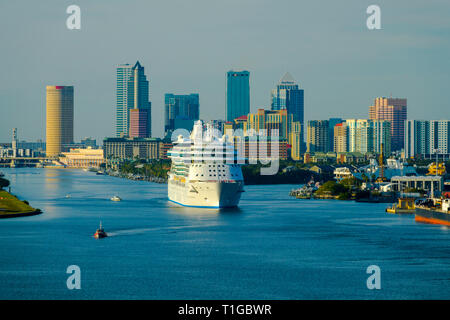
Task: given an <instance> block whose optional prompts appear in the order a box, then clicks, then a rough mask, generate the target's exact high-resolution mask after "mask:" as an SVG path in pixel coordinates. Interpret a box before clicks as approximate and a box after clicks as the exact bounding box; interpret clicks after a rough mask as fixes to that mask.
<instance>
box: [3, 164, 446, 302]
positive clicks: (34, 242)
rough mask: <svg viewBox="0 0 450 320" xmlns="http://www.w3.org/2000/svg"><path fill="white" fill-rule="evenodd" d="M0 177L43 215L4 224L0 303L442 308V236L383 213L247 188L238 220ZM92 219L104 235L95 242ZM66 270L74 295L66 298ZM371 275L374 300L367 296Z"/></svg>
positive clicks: (98, 188) (142, 193) (41, 178)
mask: <svg viewBox="0 0 450 320" xmlns="http://www.w3.org/2000/svg"><path fill="white" fill-rule="evenodd" d="M2 171H4V173H5V174H6V177H7V178H8V179H10V180H11V183H12V192H13V193H14V194H16V195H18V196H19V197H20V198H21V199H26V200H28V201H29V202H30V204H31V205H32V206H34V207H37V208H40V209H42V210H43V211H44V213H43V214H42V215H39V216H33V217H24V218H15V219H1V220H0V299H406V298H410V299H423V298H425V299H449V298H450V247H449V240H450V229H448V228H446V227H441V226H436V225H426V224H419V223H416V222H415V221H414V217H413V216H394V215H388V214H386V213H385V212H384V209H385V208H386V204H365V203H355V202H346V201H332V200H330V201H328V200H297V199H294V198H291V197H289V196H288V192H289V190H290V189H292V188H293V187H294V186H292V185H276V186H246V192H245V193H244V194H243V198H242V200H241V202H240V207H239V209H236V210H225V211H219V210H216V209H212V210H211V209H190V208H183V207H178V206H176V205H174V204H171V203H169V202H168V201H167V198H166V193H167V186H166V185H161V184H154V183H149V182H138V181H130V180H125V179H120V178H114V177H109V176H97V175H95V174H93V173H90V172H84V171H81V170H61V169H34V168H17V169H2ZM66 195H70V198H66ZM113 195H119V196H120V197H121V198H122V199H123V201H121V202H112V201H110V200H109V198H110V197H112V196H113ZM100 220H102V222H103V225H104V227H105V230H106V231H107V232H108V233H109V234H110V237H108V238H106V239H101V240H96V239H94V238H93V237H92V235H93V233H94V232H95V229H96V228H97V226H98V224H99V221H100ZM69 265H78V266H79V267H80V269H81V290H69V289H67V286H66V280H67V277H68V276H69V275H68V274H67V273H66V268H67V267H68V266H69ZM369 265H378V266H379V267H380V268H381V289H380V290H369V289H367V286H366V280H367V277H368V276H369V275H368V274H367V273H366V268H367V267H368V266H369Z"/></svg>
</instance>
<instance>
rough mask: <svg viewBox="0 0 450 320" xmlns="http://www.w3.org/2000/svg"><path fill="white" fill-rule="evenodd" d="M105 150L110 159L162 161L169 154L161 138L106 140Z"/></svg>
mask: <svg viewBox="0 0 450 320" xmlns="http://www.w3.org/2000/svg"><path fill="white" fill-rule="evenodd" d="M103 150H104V156H105V158H108V159H109V158H118V159H136V158H138V159H161V157H162V156H163V155H164V154H167V147H166V146H165V145H164V142H163V141H162V140H161V139H159V138H106V139H104V140H103ZM164 150H165V153H164Z"/></svg>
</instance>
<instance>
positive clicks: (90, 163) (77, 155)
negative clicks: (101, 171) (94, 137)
mask: <svg viewBox="0 0 450 320" xmlns="http://www.w3.org/2000/svg"><path fill="white" fill-rule="evenodd" d="M59 162H61V163H62V164H64V165H65V166H67V167H69V168H91V167H92V168H99V167H100V166H101V165H102V164H103V163H105V159H104V157H103V149H93V148H90V147H88V148H86V149H70V151H69V152H62V156H61V157H59Z"/></svg>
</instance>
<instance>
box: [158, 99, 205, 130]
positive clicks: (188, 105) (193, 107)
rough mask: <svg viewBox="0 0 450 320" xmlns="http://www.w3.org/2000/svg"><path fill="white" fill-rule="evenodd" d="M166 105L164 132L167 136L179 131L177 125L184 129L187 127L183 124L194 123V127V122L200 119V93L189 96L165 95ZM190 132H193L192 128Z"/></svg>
mask: <svg viewBox="0 0 450 320" xmlns="http://www.w3.org/2000/svg"><path fill="white" fill-rule="evenodd" d="M164 105H165V110H164V113H165V122H164V131H165V133H166V134H167V133H169V132H170V131H173V130H175V129H178V127H177V124H179V125H181V126H182V127H183V128H184V126H185V125H183V123H191V122H192V125H193V124H194V121H195V120H198V119H199V116H200V102H199V95H198V93H191V94H187V95H176V94H172V93H166V94H165V95H164ZM177 120H178V121H177ZM189 130H192V126H191V128H190V129H189Z"/></svg>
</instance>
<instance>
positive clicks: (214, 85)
mask: <svg viewBox="0 0 450 320" xmlns="http://www.w3.org/2000/svg"><path fill="white" fill-rule="evenodd" d="M180 4H181V3H180ZM79 5H80V7H81V9H82V12H83V14H84V15H83V17H86V19H85V20H83V25H82V28H81V30H79V31H71V30H68V29H67V28H65V25H64V23H63V22H64V19H65V15H64V10H65V7H66V6H65V5H63V4H62V5H61V6H60V7H59V6H58V5H46V4H43V5H41V6H37V5H35V4H30V9H32V10H30V12H21V11H20V6H18V5H17V4H13V3H7V4H4V5H3V7H4V10H2V13H5V12H9V13H10V14H8V15H6V14H4V15H3V16H2V20H3V21H5V23H9V25H11V26H14V31H11V32H8V33H3V34H2V40H3V41H4V42H5V43H9V44H10V45H9V46H5V48H4V53H3V58H4V59H5V60H7V61H9V62H10V63H8V64H6V65H5V70H4V74H3V76H2V78H0V84H1V85H2V92H1V93H2V94H1V95H0V104H1V105H2V117H0V141H2V142H8V141H10V140H11V128H13V127H17V128H18V129H19V130H20V132H21V138H22V139H24V140H27V141H35V140H37V139H45V112H44V110H45V93H44V89H43V88H45V85H47V84H51V83H58V84H61V85H65V84H67V85H73V86H74V87H75V90H76V98H75V123H74V127H75V130H74V134H75V140H77V141H79V140H80V138H82V137H84V136H92V137H94V138H96V139H97V140H98V141H101V139H102V138H103V137H107V136H113V135H114V127H113V126H114V119H113V117H114V112H113V110H114V98H115V93H114V66H116V65H117V64H118V63H123V62H129V61H136V60H139V61H140V62H141V63H142V65H145V66H146V71H147V74H148V75H149V78H150V79H151V80H152V84H151V88H150V96H151V101H152V102H153V103H152V107H153V112H152V113H153V116H154V117H155V119H153V123H152V125H153V127H154V128H155V130H154V132H153V136H155V137H162V136H163V119H164V112H163V107H164V93H165V92H198V93H199V94H200V95H201V96H202V101H201V104H202V106H203V108H202V110H201V113H200V118H202V119H205V120H209V119H217V118H219V119H220V118H221V119H225V97H224V91H225V85H224V82H225V80H224V77H223V74H224V72H226V70H229V69H234V68H239V67H241V68H245V69H246V70H249V71H250V72H251V74H252V76H251V79H250V87H251V91H250V92H251V105H250V112H255V111H256V110H257V109H258V108H266V109H269V108H270V91H271V90H272V89H273V88H274V87H275V86H276V84H277V82H278V79H279V76H280V74H284V72H289V73H291V74H292V75H293V76H294V78H295V79H297V80H298V82H299V83H301V85H302V88H303V89H305V92H306V94H305V120H312V119H328V118H329V117H336V116H338V117H341V118H366V117H367V106H368V105H370V103H371V101H373V99H374V98H375V97H379V96H387V97H388V96H390V95H391V94H392V95H393V96H397V97H406V98H407V99H408V119H421V120H422V119H423V120H429V119H448V118H450V115H449V113H450V110H449V108H448V106H447V101H449V100H450V97H449V95H450V93H448V92H447V90H444V89H445V86H446V84H447V83H448V82H449V81H450V80H449V74H450V72H449V70H448V68H449V67H448V66H447V65H442V64H441V63H440V62H439V61H443V59H444V58H445V57H446V56H448V55H449V52H450V50H449V49H450V47H449V44H448V43H447V42H445V41H442V40H445V39H446V38H448V33H449V29H450V28H449V27H450V23H449V22H448V21H447V20H446V19H444V18H445V15H444V14H443V12H446V8H448V5H446V4H442V3H440V4H438V5H436V6H434V7H432V8H431V7H429V6H428V5H427V4H418V3H411V2H409V3H408V12H406V11H405V9H404V8H403V6H402V5H401V4H397V3H396V4H389V3H388V2H383V1H382V2H380V6H381V8H382V10H383V28H382V30H379V31H369V30H367V28H365V25H364V22H365V14H364V12H365V8H366V7H367V5H366V3H357V2H356V1H355V2H352V3H349V4H348V6H346V7H345V8H341V7H340V6H339V5H338V4H333V3H331V4H329V6H328V10H325V11H324V10H322V9H323V8H320V6H319V5H318V4H307V5H306V4H290V5H291V6H292V7H293V8H294V7H295V8H296V9H302V10H300V11H301V12H302V13H301V14H300V15H301V17H303V18H304V19H297V20H295V21H296V22H293V21H294V20H293V19H292V17H293V13H294V12H297V14H298V12H299V10H288V11H286V10H281V7H283V6H277V7H275V6H274V5H273V6H272V5H268V6H264V9H263V8H255V6H253V5H252V4H251V2H244V3H242V6H241V7H242V10H241V12H240V13H238V14H237V16H235V17H234V18H233V22H234V23H235V25H233V27H232V28H228V29H227V28H226V27H229V24H228V23H227V22H226V19H225V18H221V16H222V15H217V14H216V12H215V10H213V7H212V6H211V5H208V3H207V2H201V3H199V4H193V5H192V8H191V7H186V10H188V11H189V12H190V13H192V14H195V10H196V9H198V8H199V6H200V5H202V6H203V7H205V8H204V9H203V14H202V16H201V17H199V18H200V20H201V21H200V22H201V23H205V22H207V21H216V24H214V25H219V26H220V27H221V28H220V30H219V32H216V34H217V36H216V37H213V38H212V39H211V41H212V42H213V43H212V45H211V44H209V43H208V42H207V41H206V39H210V38H211V37H210V33H209V31H202V30H201V29H199V25H200V22H199V24H196V23H195V22H194V23H192V24H191V25H188V26H187V27H186V29H185V30H180V29H179V28H176V27H171V28H169V30H168V31H167V32H168V33H167V34H168V35H169V37H168V38H169V39H170V35H172V36H174V35H176V39H178V40H180V41H182V42H183V41H185V40H183V39H184V37H187V38H192V37H195V36H198V40H196V44H197V46H192V47H191V48H192V50H193V52H191V53H189V54H187V55H178V54H177V55H176V56H175V54H174V53H169V54H168V49H171V48H172V45H171V44H170V43H168V42H167V41H166V40H165V39H162V38H160V37H156V38H155V39H156V40H153V43H152V44H150V43H146V42H145V41H141V43H138V44H136V46H134V47H133V49H132V50H130V48H126V49H121V48H119V49H117V50H112V48H113V47H114V44H115V41H114V40H115V39H117V38H116V37H114V38H106V39H102V43H103V44H102V45H101V46H96V44H97V42H98V40H97V39H98V37H99V36H100V35H101V34H103V32H105V30H107V29H111V28H112V29H113V31H114V32H118V34H117V36H122V35H123V34H124V33H126V32H130V31H131V29H130V27H127V25H126V23H125V22H121V23H119V25H118V26H114V25H111V24H110V23H109V24H108V23H106V22H105V20H104V19H103V18H102V16H101V12H102V10H107V9H108V8H107V7H106V6H102V5H99V4H90V3H88V2H83V1H81V2H80V3H79ZM127 5H128V6H131V7H133V8H140V9H142V10H139V11H141V12H142V13H140V12H137V13H136V14H138V15H143V14H144V12H146V13H147V14H150V15H151V16H152V17H154V18H155V19H153V20H152V19H147V20H145V19H137V20H139V21H140V23H143V25H144V27H145V28H143V29H145V30H146V31H145V32H147V30H150V31H148V32H151V33H152V34H153V32H154V31H153V30H157V29H155V28H154V25H153V24H155V25H157V24H158V23H159V22H160V21H161V19H164V17H165V16H166V14H165V12H166V11H165V10H166V9H167V8H166V7H167V5H165V4H159V5H156V6H152V5H150V4H145V3H136V2H131V3H129V4H127ZM219 6H220V7H221V9H223V10H222V11H223V12H225V13H226V12H229V11H230V10H232V8H233V6H232V4H225V3H223V4H220V5H219ZM124 7H125V5H122V4H118V5H117V7H116V8H115V9H110V10H112V12H111V13H110V15H111V16H115V15H119V12H121V11H123V9H124ZM278 7H280V8H278ZM424 8H427V10H428V11H427V15H426V17H422V16H421V15H420V13H421V12H422V11H423V10H424ZM152 9H153V10H152ZM19 11H20V12H21V13H20V15H18V14H13V13H16V12H19ZM135 11H136V10H135ZM291 11H292V13H291ZM123 12H126V11H123ZM447 12H448V10H447ZM156 13H158V14H159V15H160V17H158V16H157V14H156ZM205 13H210V14H209V15H208V14H205ZM183 15H184V14H183ZM13 16H14V17H16V18H14V19H16V20H17V16H21V18H20V19H19V20H18V21H12V20H11V19H12V17H13ZM224 16H226V15H224ZM309 16H311V17H309ZM331 16H333V17H335V16H339V17H341V18H342V20H341V19H339V24H338V25H339V28H337V29H338V30H337V31H338V32H336V31H335V30H333V24H332V22H330V17H331ZM399 16H401V18H399ZM177 17H179V18H180V19H182V21H184V20H183V18H182V16H179V15H177ZM417 17H420V19H418V18H417ZM123 18H124V19H125V20H126V21H128V19H132V18H133V16H132V15H130V16H129V17H128V16H127V15H123ZM36 19H39V21H40V22H42V24H40V28H39V29H36V31H35V35H36V36H35V37H34V38H35V39H33V38H29V37H28V36H27V35H29V33H27V31H28V30H29V29H31V28H33V23H34V22H35V21H36ZM314 19H317V21H316V22H314ZM41 20H42V21H41ZM113 20H114V19H113ZM144 20H145V21H144ZM261 20H264V23H265V24H267V26H268V28H266V29H265V30H266V31H268V33H269V34H267V35H263V34H262V33H260V32H259V31H257V30H258V29H257V26H258V25H259V24H260V23H262V22H261ZM61 21H62V22H61ZM150 21H153V22H150ZM279 21H284V23H283V24H282V25H280V24H279V23H278V22H279ZM311 24H312V26H314V27H315V30H316V31H315V32H314V33H310V32H307V31H304V29H305V26H306V25H311ZM134 25H135V23H134V24H132V25H131V26H134ZM244 25H248V26H250V27H249V28H244V27H243V26H244ZM286 26H287V27H292V31H290V30H289V31H286V30H285V28H284V27H286ZM243 29H245V30H247V31H246V32H244V33H243V34H242V35H239V34H238V30H239V31H240V32H241V33H242V30H243ZM306 29H309V30H310V29H311V28H306ZM281 30H285V31H286V32H285V33H281ZM44 31H45V32H44ZM216 31H217V30H216ZM418 31H420V32H418ZM47 32H48V33H49V36H48V37H47ZM114 32H113V33H114ZM136 32H137V35H136V36H139V35H143V34H144V33H142V32H141V31H136ZM176 32H179V34H176ZM273 34H277V35H278V36H279V37H281V39H284V40H286V39H288V38H289V37H292V36H293V35H294V34H296V36H297V37H298V38H299V39H301V38H302V37H303V38H306V39H308V40H309V42H300V43H299V44H293V45H292V46H291V47H289V48H286V49H285V50H281V51H280V50H274V49H273V48H270V47H268V46H267V41H268V39H269V38H270V36H271V35H273ZM44 35H45V37H44ZM235 36H236V37H235ZM55 38H56V39H58V40H60V41H59V42H58V43H57V44H54V42H52V52H51V53H50V54H48V55H46V56H42V55H39V54H38V55H36V52H35V50H33V49H32V48H33V46H36V45H39V46H40V45H43V46H45V45H47V42H48V40H47V39H55ZM52 41H53V40H52ZM171 41H172V40H171ZM175 42H176V41H175ZM207 43H208V46H207V47H206V48H208V50H205V45H207ZM220 43H229V44H230V46H229V47H230V49H228V47H224V45H223V44H222V45H220ZM339 43H341V45H339ZM214 44H216V45H217V46H216V47H217V48H213V47H214ZM177 45H179V43H177ZM263 45H264V47H262V46H263ZM386 46H389V47H390V48H391V50H390V54H389V56H386V55H380V52H382V51H383V50H384V49H383V48H384V47H386ZM15 48H21V50H20V51H17V50H15ZM161 48H164V49H163V50H162V49H161ZM235 48H239V50H236V49H235ZM263 48H264V50H263ZM361 48H370V50H362V49H361ZM411 48H414V49H417V50H409V49H411ZM150 49H151V50H150ZM224 49H226V50H224ZM218 50H219V51H218ZM222 51H223V52H222ZM219 52H220V54H218V53H219ZM195 56H197V57H195ZM38 57H39V59H38ZM60 57H61V58H60ZM299 58H300V59H299ZM19 59H20V60H19ZM19 62H21V63H20V64H19ZM380 65H382V66H383V67H382V68H380ZM169 66H171V68H169ZM93 68H95V72H92V71H91V70H92V69H93ZM194 70H195V72H194ZM356 70H363V71H358V72H357V71H356ZM193 74H195V77H193V76H192V75H193ZM36 75H39V76H36ZM24 83H25V84H26V87H27V91H26V93H25V94H19V91H18V90H19V89H18V88H19V87H22V86H23V84H24ZM350 95H352V98H351V99H348V97H349V96H350ZM24 114H26V115H28V116H27V117H24V116H23V115H24ZM99 119H101V121H99Z"/></svg>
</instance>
